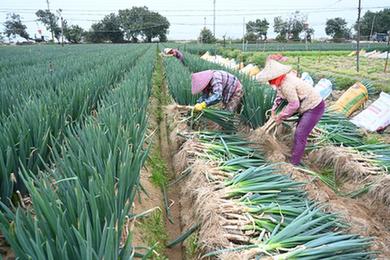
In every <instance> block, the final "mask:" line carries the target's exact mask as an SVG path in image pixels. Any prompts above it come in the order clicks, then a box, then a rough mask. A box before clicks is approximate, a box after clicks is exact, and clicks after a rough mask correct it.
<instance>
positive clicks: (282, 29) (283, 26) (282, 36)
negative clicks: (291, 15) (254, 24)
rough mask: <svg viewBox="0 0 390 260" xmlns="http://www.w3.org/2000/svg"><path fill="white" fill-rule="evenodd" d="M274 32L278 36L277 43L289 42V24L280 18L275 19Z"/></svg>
mask: <svg viewBox="0 0 390 260" xmlns="http://www.w3.org/2000/svg"><path fill="white" fill-rule="evenodd" d="M274 32H276V33H277V34H278V35H277V36H276V40H277V41H279V42H286V41H287V33H288V24H287V22H286V21H284V20H283V19H282V17H280V16H278V17H275V18H274Z"/></svg>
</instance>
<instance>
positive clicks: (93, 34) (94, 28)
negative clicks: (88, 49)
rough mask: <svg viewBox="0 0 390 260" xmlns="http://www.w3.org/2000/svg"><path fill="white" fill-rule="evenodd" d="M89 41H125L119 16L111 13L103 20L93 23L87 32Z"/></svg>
mask: <svg viewBox="0 0 390 260" xmlns="http://www.w3.org/2000/svg"><path fill="white" fill-rule="evenodd" d="M86 40H87V41H88V42H94V43H101V42H105V41H110V42H112V43H121V42H123V31H122V29H121V23H120V19H119V16H117V15H115V14H114V13H111V14H109V15H106V16H105V17H104V18H103V20H101V21H100V22H98V23H94V24H92V25H91V29H90V30H89V32H88V33H86Z"/></svg>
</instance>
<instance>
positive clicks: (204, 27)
mask: <svg viewBox="0 0 390 260" xmlns="http://www.w3.org/2000/svg"><path fill="white" fill-rule="evenodd" d="M203 19H204V28H206V16H205V17H204V18H203Z"/></svg>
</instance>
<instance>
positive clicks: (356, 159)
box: [309, 146, 383, 181]
mask: <svg viewBox="0 0 390 260" xmlns="http://www.w3.org/2000/svg"><path fill="white" fill-rule="evenodd" d="M309 160H310V161H311V162H312V163H314V164H316V165H318V166H320V167H329V168H331V169H334V171H335V173H336V178H337V179H339V180H343V179H351V180H353V181H363V180H365V179H366V178H367V177H368V176H370V175H377V174H381V173H382V172H383V171H382V169H381V168H379V167H378V166H375V165H374V164H373V163H371V162H370V161H369V159H367V157H366V156H365V155H364V156H363V155H361V154H359V153H357V152H356V151H353V150H352V149H350V148H347V147H336V146H325V147H323V148H320V149H318V150H314V151H313V152H311V153H310V155H309Z"/></svg>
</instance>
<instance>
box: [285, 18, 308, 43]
mask: <svg viewBox="0 0 390 260" xmlns="http://www.w3.org/2000/svg"><path fill="white" fill-rule="evenodd" d="M305 21H306V17H305V16H304V15H302V14H301V13H300V12H299V11H295V12H294V13H292V14H291V15H290V17H289V19H288V22H287V25H288V33H289V40H293V41H299V40H300V38H299V34H300V33H301V32H303V30H304V26H305V25H304V24H305Z"/></svg>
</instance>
